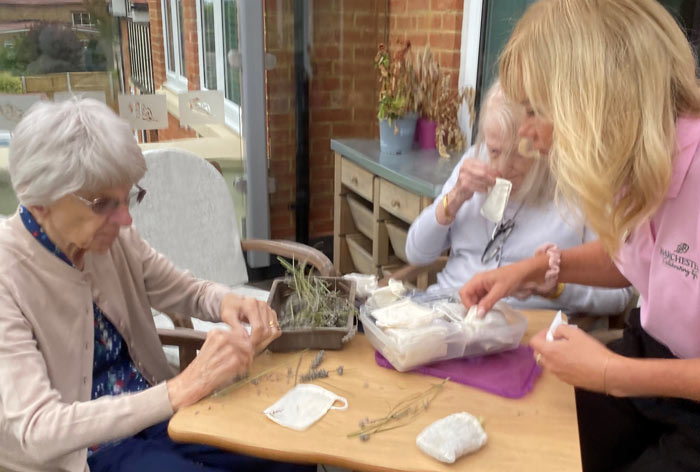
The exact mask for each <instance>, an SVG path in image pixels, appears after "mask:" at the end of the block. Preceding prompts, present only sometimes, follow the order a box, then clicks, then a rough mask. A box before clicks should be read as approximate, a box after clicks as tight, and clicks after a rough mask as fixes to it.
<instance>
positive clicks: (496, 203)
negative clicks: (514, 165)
mask: <svg viewBox="0 0 700 472" xmlns="http://www.w3.org/2000/svg"><path fill="white" fill-rule="evenodd" d="M512 188H513V184H512V183H511V182H510V180H506V179H502V178H500V177H496V184H495V185H494V186H493V187H491V190H490V191H489V193H488V195H486V200H485V201H484V205H483V206H482V207H481V216H483V217H484V218H486V219H487V220H490V221H493V222H494V223H498V222H499V221H501V220H502V219H503V212H504V211H505V210H506V205H508V198H510V191H511V189H512Z"/></svg>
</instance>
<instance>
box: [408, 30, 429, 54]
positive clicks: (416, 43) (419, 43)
mask: <svg viewBox="0 0 700 472" xmlns="http://www.w3.org/2000/svg"><path fill="white" fill-rule="evenodd" d="M410 39H411V49H412V50H413V52H414V53H415V52H416V50H418V49H423V48H425V46H426V45H427V44H428V35H427V34H426V33H413V34H412V35H411V38H410Z"/></svg>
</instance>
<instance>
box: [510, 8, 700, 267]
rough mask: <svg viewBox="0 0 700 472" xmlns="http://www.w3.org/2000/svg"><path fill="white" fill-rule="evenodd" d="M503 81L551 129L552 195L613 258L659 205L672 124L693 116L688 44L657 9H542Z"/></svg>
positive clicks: (695, 100)
mask: <svg viewBox="0 0 700 472" xmlns="http://www.w3.org/2000/svg"><path fill="white" fill-rule="evenodd" d="M500 77H501V82H502V84H503V89H504V92H505V94H506V95H507V96H509V97H510V98H511V99H513V100H516V101H518V102H521V101H525V100H527V101H529V102H530V105H531V106H532V108H533V110H534V111H535V113H537V114H539V115H541V116H543V117H544V118H546V119H549V120H551V122H552V123H553V127H554V129H553V135H552V148H551V150H550V159H549V161H550V165H551V167H552V172H553V174H554V175H555V177H556V180H557V193H558V194H560V195H562V196H563V197H564V198H565V200H566V201H568V202H570V203H572V204H573V205H575V206H577V207H578V208H580V210H581V211H582V213H583V216H584V217H585V218H586V220H587V221H588V223H589V224H590V226H591V227H592V228H593V229H594V230H595V231H596V232H597V234H598V235H599V237H600V239H601V241H602V243H603V245H604V247H605V248H606V249H607V250H608V252H609V253H610V254H614V253H616V252H617V250H618V248H619V246H620V244H621V243H622V241H623V240H624V238H625V237H626V235H627V234H629V233H630V232H631V231H633V230H634V229H635V228H637V227H638V226H639V225H640V224H641V223H642V222H643V221H645V220H646V219H647V218H649V217H650V216H651V215H652V214H653V212H654V211H655V210H656V209H657V208H658V207H659V205H660V204H661V202H662V201H663V199H664V197H665V194H666V191H667V189H668V185H669V182H670V178H671V173H672V158H673V153H674V150H675V122H676V119H677V118H678V117H679V116H680V115H697V114H698V113H699V112H700V89H698V83H697V81H696V78H695V58H694V56H693V52H692V50H691V48H690V45H689V43H688V41H687V39H686V38H685V35H684V34H683V32H682V31H681V29H680V28H679V27H678V25H677V24H676V22H675V20H674V19H673V18H672V17H671V15H670V14H668V13H667V12H666V10H665V9H664V7H663V6H661V5H660V4H659V3H658V2H657V1H656V0H541V1H539V2H537V3H536V4H534V5H533V6H531V7H530V8H529V9H528V10H527V12H526V13H525V15H524V16H523V18H522V19H521V20H520V21H519V22H518V24H517V25H516V27H515V30H514V32H513V35H512V36H511V38H510V40H509V41H508V44H507V45H506V47H505V49H504V51H503V54H502V55H501V60H500Z"/></svg>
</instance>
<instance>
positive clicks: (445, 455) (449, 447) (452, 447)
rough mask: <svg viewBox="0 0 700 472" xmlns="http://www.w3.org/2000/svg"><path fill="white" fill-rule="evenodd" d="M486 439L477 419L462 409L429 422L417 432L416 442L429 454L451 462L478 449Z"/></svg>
mask: <svg viewBox="0 0 700 472" xmlns="http://www.w3.org/2000/svg"><path fill="white" fill-rule="evenodd" d="M487 439H488V438H487V436H486V432H485V431H484V428H482V427H481V423H479V420H477V419H476V418H475V417H474V416H472V415H470V414H469V413H467V412H464V411H463V412H461V413H454V414H452V415H450V416H446V417H444V418H441V419H439V420H437V421H435V422H434V423H431V424H430V425H429V426H428V427H427V428H425V429H424V430H423V431H421V432H420V434H418V437H417V438H416V444H417V445H418V447H419V448H420V450H421V451H423V452H425V453H426V454H428V455H429V456H432V457H434V458H435V459H437V460H439V461H440V462H447V463H448V464H452V463H453V462H454V461H456V460H457V459H459V458H460V457H461V456H463V455H464V454H469V453H470V452H474V451H476V450H478V449H480V448H481V446H483V445H484V444H486V441H487Z"/></svg>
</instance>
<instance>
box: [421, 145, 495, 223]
mask: <svg viewBox="0 0 700 472" xmlns="http://www.w3.org/2000/svg"><path fill="white" fill-rule="evenodd" d="M496 177H498V172H497V171H495V170H494V169H492V168H491V167H489V166H488V165H486V164H485V163H483V162H481V161H480V160H478V159H473V158H472V159H465V160H464V162H462V165H461V167H460V168H459V176H458V177H457V183H456V184H455V186H454V187H452V189H451V190H450V191H449V192H448V193H447V208H444V205H438V206H437V207H436V210H435V211H436V213H435V217H436V219H437V221H438V222H439V223H440V224H443V225H447V224H451V223H452V221H453V220H454V218H455V215H456V214H457V212H458V211H459V209H460V208H461V207H462V205H463V204H464V202H466V201H467V200H469V199H470V198H472V196H473V195H474V192H488V190H489V188H491V187H492V186H493V185H494V184H495V183H496Z"/></svg>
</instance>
